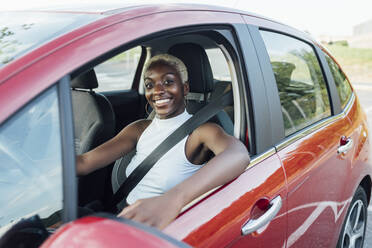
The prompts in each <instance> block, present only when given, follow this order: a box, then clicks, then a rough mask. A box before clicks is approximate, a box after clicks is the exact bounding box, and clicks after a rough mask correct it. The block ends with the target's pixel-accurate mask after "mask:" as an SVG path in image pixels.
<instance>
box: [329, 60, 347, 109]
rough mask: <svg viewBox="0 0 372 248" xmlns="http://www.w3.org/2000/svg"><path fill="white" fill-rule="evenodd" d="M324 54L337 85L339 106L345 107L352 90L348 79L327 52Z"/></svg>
mask: <svg viewBox="0 0 372 248" xmlns="http://www.w3.org/2000/svg"><path fill="white" fill-rule="evenodd" d="M324 55H325V57H326V60H327V63H328V65H329V68H330V69H331V73H332V76H333V79H334V81H335V84H336V87H337V92H338V95H339V96H340V102H341V106H342V108H345V106H346V104H347V102H348V101H349V99H350V97H351V92H352V91H351V87H350V83H349V80H347V78H346V76H345V74H344V73H343V72H342V70H341V69H340V67H339V66H338V65H337V63H336V62H335V61H334V60H333V59H332V58H331V57H329V56H328V55H327V54H324Z"/></svg>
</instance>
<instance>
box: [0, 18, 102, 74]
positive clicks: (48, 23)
mask: <svg viewBox="0 0 372 248" xmlns="http://www.w3.org/2000/svg"><path fill="white" fill-rule="evenodd" d="M98 18H100V15H88V14H70V13H48V12H37V11H34V12H23V11H9V12H0V67H2V66H4V65H5V64H7V63H9V62H10V61H12V60H14V59H15V58H16V57H18V56H19V55H21V54H24V53H25V52H27V51H29V50H31V49H33V48H35V47H38V46H40V45H41V44H43V43H44V42H46V41H48V40H51V39H52V38H55V37H57V36H59V35H62V34H64V33H66V32H68V31H71V30H73V29H75V28H77V27H80V26H83V25H85V24H87V23H89V22H91V21H93V20H96V19H98Z"/></svg>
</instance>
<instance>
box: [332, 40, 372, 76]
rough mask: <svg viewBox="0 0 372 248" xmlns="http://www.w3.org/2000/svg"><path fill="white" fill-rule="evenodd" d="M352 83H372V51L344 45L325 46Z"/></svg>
mask: <svg viewBox="0 0 372 248" xmlns="http://www.w3.org/2000/svg"><path fill="white" fill-rule="evenodd" d="M325 47H326V48H327V49H328V50H329V51H330V52H331V54H332V55H333V56H334V57H335V59H336V60H337V62H338V63H339V64H340V65H341V67H342V69H343V70H344V72H345V73H346V75H347V76H348V77H349V79H350V81H351V82H352V83H372V49H369V48H353V47H348V46H342V45H337V44H334V45H326V46H325Z"/></svg>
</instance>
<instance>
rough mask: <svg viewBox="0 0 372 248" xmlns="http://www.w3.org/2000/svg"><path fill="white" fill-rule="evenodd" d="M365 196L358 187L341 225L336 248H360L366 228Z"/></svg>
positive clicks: (366, 205)
mask: <svg viewBox="0 0 372 248" xmlns="http://www.w3.org/2000/svg"><path fill="white" fill-rule="evenodd" d="M367 207H368V203H367V194H366V192H365V190H364V189H363V188H362V187H361V186H358V188H357V190H356V192H355V195H354V197H353V199H352V201H351V203H350V206H349V209H348V211H347V214H346V218H345V221H344V223H343V225H342V230H341V233H340V237H339V239H338V242H337V248H351V247H355V248H362V247H363V243H364V238H365V234H366V227H367Z"/></svg>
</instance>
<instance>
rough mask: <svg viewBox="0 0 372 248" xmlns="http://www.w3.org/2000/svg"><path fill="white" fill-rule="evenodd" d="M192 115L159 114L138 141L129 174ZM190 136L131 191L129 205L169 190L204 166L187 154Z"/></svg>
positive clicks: (128, 199)
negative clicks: (192, 160) (186, 148)
mask: <svg viewBox="0 0 372 248" xmlns="http://www.w3.org/2000/svg"><path fill="white" fill-rule="evenodd" d="M191 116H192V115H190V114H189V113H187V112H186V111H185V112H183V113H182V114H180V115H177V116H176V117H173V118H169V119H159V118H156V117H155V118H154V120H153V121H152V122H151V123H150V125H149V126H148V127H147V128H146V129H145V131H143V133H142V135H141V136H140V138H139V140H138V142H137V147H136V149H137V151H136V155H134V157H133V158H132V160H131V162H130V163H129V165H128V167H127V169H126V175H127V177H128V176H129V175H130V174H131V173H132V172H133V170H134V169H135V168H137V166H138V165H139V164H140V163H141V162H142V161H143V160H144V159H145V158H146V157H147V156H148V155H149V154H150V153H151V152H152V151H153V150H154V149H155V148H156V147H157V146H158V145H159V144H160V143H161V142H162V141H163V140H164V139H165V138H167V137H168V136H169V135H170V134H171V133H173V131H174V130H176V129H177V128H178V127H179V126H181V125H182V124H183V123H184V122H185V121H187V120H188V119H189V118H191ZM187 138H188V136H186V137H185V138H184V139H182V140H181V141H180V142H178V144H177V145H175V146H174V147H172V148H171V149H170V150H169V151H168V152H166V153H165V154H164V155H163V156H162V157H161V158H160V159H159V160H158V161H157V162H156V164H155V165H154V166H153V167H152V168H151V170H150V171H149V172H148V173H147V174H146V176H145V177H144V178H142V180H141V181H140V182H139V183H138V184H137V186H136V187H135V188H134V189H133V190H132V191H131V192H130V193H129V195H128V197H127V202H128V203H129V204H133V203H134V202H135V201H136V200H138V199H144V198H149V197H153V196H158V195H161V194H163V193H165V192H166V191H168V190H169V189H171V188H172V187H173V186H175V185H177V184H179V183H180V182H182V181H183V180H185V179H186V178H188V177H190V176H191V175H193V174H194V173H195V172H196V171H198V170H199V169H200V168H201V167H202V165H195V164H192V163H190V162H189V161H188V159H187V157H186V154H185V145H186V141H187Z"/></svg>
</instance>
